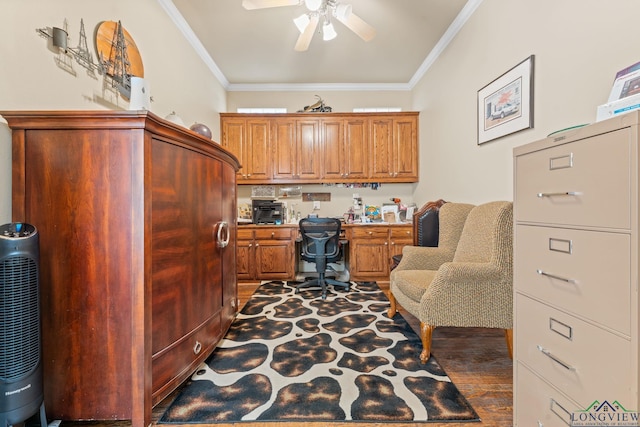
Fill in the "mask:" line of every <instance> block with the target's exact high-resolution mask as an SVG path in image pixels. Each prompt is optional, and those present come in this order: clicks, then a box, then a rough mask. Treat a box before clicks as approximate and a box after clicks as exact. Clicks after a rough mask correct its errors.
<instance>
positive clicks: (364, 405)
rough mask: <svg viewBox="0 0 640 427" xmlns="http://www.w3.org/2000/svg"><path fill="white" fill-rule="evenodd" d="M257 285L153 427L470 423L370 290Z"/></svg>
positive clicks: (464, 408)
mask: <svg viewBox="0 0 640 427" xmlns="http://www.w3.org/2000/svg"><path fill="white" fill-rule="evenodd" d="M296 284H297V283H295V282H292V283H283V282H268V283H263V284H262V285H261V286H260V287H259V288H258V289H257V290H256V292H255V294H254V295H253V296H252V297H251V298H250V300H249V301H248V302H247V304H246V305H245V307H244V308H243V310H242V311H241V312H240V313H239V314H238V316H237V318H236V319H235V320H234V322H233V324H232V325H231V327H230V329H229V331H228V333H227V335H226V336H225V338H224V339H223V340H222V341H221V343H220V344H219V346H218V348H217V349H216V350H215V351H214V353H213V354H212V355H211V357H210V358H209V359H208V360H207V361H206V362H205V363H203V364H202V365H201V366H200V367H199V368H198V369H197V371H196V372H195V373H194V374H193V376H192V377H191V379H190V380H189V382H188V383H187V384H186V385H185V386H184V388H183V389H182V391H181V392H180V393H179V395H178V397H177V398H176V399H175V400H174V402H173V403H172V404H171V405H170V406H169V408H168V409H167V410H166V412H165V413H164V415H163V416H162V417H161V419H160V420H159V423H201V424H205V423H216V422H225V423H229V422H238V421H327V422H330V421H361V422H409V421H416V422H442V421H465V422H468V421H479V419H478V415H477V414H476V412H475V411H474V410H473V408H472V407H471V406H470V405H469V403H468V402H467V401H466V399H465V398H464V397H463V396H462V395H461V394H460V392H459V391H458V389H457V388H456V386H455V385H454V384H453V383H452V382H451V380H450V379H449V377H448V376H447V374H446V373H445V372H444V371H443V370H442V368H441V367H440V366H439V365H438V363H437V362H436V360H435V359H434V358H433V357H431V359H429V361H428V363H426V364H424V365H423V364H421V363H420V361H419V355H420V350H421V348H422V347H421V342H420V339H419V337H418V336H417V335H416V334H415V332H414V331H413V330H412V329H411V327H410V326H409V325H408V324H407V322H406V321H405V320H404V318H403V317H402V316H401V315H400V314H396V316H395V317H394V318H393V319H389V318H388V317H387V309H388V307H389V301H388V299H387V297H386V295H385V294H384V292H382V291H381V290H380V288H379V287H378V286H377V284H375V283H356V282H353V284H352V286H351V289H350V291H349V292H347V291H344V290H340V289H335V290H334V289H333V288H332V287H330V288H329V293H328V295H327V299H326V300H323V299H322V298H321V291H320V290H319V289H318V290H315V289H302V290H301V291H300V292H299V293H297V294H296V293H295V285H296Z"/></svg>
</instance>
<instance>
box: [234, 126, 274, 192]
mask: <svg viewBox="0 0 640 427" xmlns="http://www.w3.org/2000/svg"><path fill="white" fill-rule="evenodd" d="M222 146H223V147H225V148H226V149H228V150H229V151H231V152H232V153H233V154H235V155H236V157H237V158H238V160H240V165H241V169H240V170H239V171H238V180H242V181H252V182H254V181H255V182H264V181H268V180H270V179H271V178H272V173H271V166H272V163H271V161H270V159H271V122H270V120H268V119H260V118H250V119H246V120H245V119H243V118H235V119H230V120H226V121H223V122H222Z"/></svg>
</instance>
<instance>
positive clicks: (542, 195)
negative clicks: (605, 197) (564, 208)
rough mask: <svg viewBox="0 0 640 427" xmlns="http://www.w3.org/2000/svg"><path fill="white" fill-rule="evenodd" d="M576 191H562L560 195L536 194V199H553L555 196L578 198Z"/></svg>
mask: <svg viewBox="0 0 640 427" xmlns="http://www.w3.org/2000/svg"><path fill="white" fill-rule="evenodd" d="M579 195H580V193H579V192H577V191H564V192H562V193H538V197H555V196H579Z"/></svg>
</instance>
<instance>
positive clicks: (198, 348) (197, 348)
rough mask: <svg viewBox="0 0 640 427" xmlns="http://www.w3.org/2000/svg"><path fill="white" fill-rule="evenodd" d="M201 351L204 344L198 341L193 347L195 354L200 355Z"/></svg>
mask: <svg viewBox="0 0 640 427" xmlns="http://www.w3.org/2000/svg"><path fill="white" fill-rule="evenodd" d="M201 351H202V343H201V342H200V341H196V343H195V345H194V346H193V353H194V354H200V352H201Z"/></svg>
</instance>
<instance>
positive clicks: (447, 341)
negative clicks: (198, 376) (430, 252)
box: [62, 282, 513, 427]
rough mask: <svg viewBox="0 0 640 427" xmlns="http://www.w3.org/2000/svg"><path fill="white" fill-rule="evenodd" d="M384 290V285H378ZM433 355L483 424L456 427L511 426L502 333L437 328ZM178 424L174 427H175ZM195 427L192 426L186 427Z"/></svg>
mask: <svg viewBox="0 0 640 427" xmlns="http://www.w3.org/2000/svg"><path fill="white" fill-rule="evenodd" d="M379 285H380V287H381V288H382V289H383V290H384V291H388V289H389V286H388V283H384V282H383V283H380V284H379ZM257 286H258V283H241V284H239V286H238V296H239V298H240V306H243V305H244V304H245V303H246V301H247V300H248V299H249V297H250V296H251V295H252V294H253V292H254V290H255V288H256V287H257ZM400 312H401V313H402V315H403V316H404V317H405V319H407V321H408V322H409V324H410V325H411V326H412V327H413V328H414V330H416V331H418V329H419V322H418V321H417V319H416V318H415V317H413V316H411V315H410V314H408V313H407V312H406V311H404V310H402V309H401V310H400ZM432 354H433V356H434V357H435V358H436V359H437V360H438V362H439V363H440V365H441V366H442V367H443V368H444V370H445V371H446V372H447V374H448V375H449V377H450V378H451V380H452V381H453V382H454V384H455V385H456V386H457V387H458V389H459V390H460V392H461V393H462V394H463V395H464V396H465V397H466V399H467V400H468V401H469V403H470V404H471V405H472V406H473V408H474V409H475V410H476V412H477V413H478V415H479V416H480V419H481V422H480V423H477V422H474V423H458V424H457V425H459V424H465V425H469V426H488V427H511V426H512V425H513V417H512V405H513V377H512V372H513V370H512V366H513V364H512V361H511V359H510V358H509V355H508V352H507V345H506V341H505V336H504V331H502V330H492V329H480V328H436V329H435V331H434V334H433V346H432ZM178 392H179V389H178V390H176V391H175V392H174V393H173V394H171V395H170V396H169V397H167V398H166V399H165V400H164V401H163V402H161V403H160V404H158V405H157V406H156V407H155V408H154V410H153V420H154V423H155V421H156V420H158V419H159V418H160V416H162V414H163V413H164V410H165V409H166V407H167V406H168V405H169V404H170V403H171V401H172V400H173V399H174V398H175V396H176V395H177V393H178ZM267 424H268V426H269V427H320V426H326V425H327V423H294V422H277V423H260V422H257V423H247V422H242V423H232V424H215V426H216V427H229V426H238V427H258V426H265V425H267ZM89 425H91V426H104V427H120V426H125V425H130V423H124V422H63V423H62V427H65V426H69V427H72V426H73V427H79V426H89ZM358 425H359V426H360V425H361V426H370V427H373V426H384V427H401V426H406V427H409V426H412V427H417V426H425V427H426V426H428V427H451V426H452V425H456V423H358ZM179 426H181V425H172V427H179ZM331 426H332V427H353V426H354V423H353V422H347V423H332V424H331ZM184 427H193V425H184Z"/></svg>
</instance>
